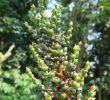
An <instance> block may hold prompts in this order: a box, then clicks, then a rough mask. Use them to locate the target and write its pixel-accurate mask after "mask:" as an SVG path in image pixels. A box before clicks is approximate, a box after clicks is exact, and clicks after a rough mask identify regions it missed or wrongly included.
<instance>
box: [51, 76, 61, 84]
mask: <svg viewBox="0 0 110 100" xmlns="http://www.w3.org/2000/svg"><path fill="white" fill-rule="evenodd" d="M53 82H54V83H56V84H58V83H60V82H61V80H60V78H58V77H55V78H53Z"/></svg>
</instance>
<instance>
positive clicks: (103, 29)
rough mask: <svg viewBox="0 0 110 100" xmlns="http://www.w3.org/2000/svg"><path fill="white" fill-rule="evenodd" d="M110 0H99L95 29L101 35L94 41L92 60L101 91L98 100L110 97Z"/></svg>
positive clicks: (96, 81) (96, 80)
mask: <svg viewBox="0 0 110 100" xmlns="http://www.w3.org/2000/svg"><path fill="white" fill-rule="evenodd" d="M109 4H110V1H109V0H100V1H99V2H98V9H97V12H98V13H97V16H96V19H97V20H96V22H95V27H94V30H95V32H97V33H100V35H99V37H98V38H97V39H96V40H94V41H92V43H93V49H92V54H91V55H92V57H91V58H90V59H92V61H94V62H95V64H94V66H96V67H95V69H93V72H94V77H95V79H94V81H95V83H96V84H97V86H98V88H99V91H98V93H97V99H98V100H107V99H109V98H110V91H109V87H110V83H109V80H110V79H109V76H110V74H109V69H110V65H109V64H110V59H109V58H110V56H109V55H110V52H109V51H110V47H109V44H110V43H109V41H110V38H109V36H110V34H109V32H110V27H109V20H110V19H109V15H110V13H109V12H110V7H109Z"/></svg>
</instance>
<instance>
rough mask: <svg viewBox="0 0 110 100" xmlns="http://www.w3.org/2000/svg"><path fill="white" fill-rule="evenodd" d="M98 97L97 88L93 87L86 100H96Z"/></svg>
mask: <svg viewBox="0 0 110 100" xmlns="http://www.w3.org/2000/svg"><path fill="white" fill-rule="evenodd" d="M95 95H96V86H95V85H93V86H91V87H90V88H89V90H88V95H87V96H86V97H85V100H95V98H94V96H95Z"/></svg>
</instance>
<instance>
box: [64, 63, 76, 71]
mask: <svg viewBox="0 0 110 100" xmlns="http://www.w3.org/2000/svg"><path fill="white" fill-rule="evenodd" d="M73 69H74V65H73V63H69V64H68V65H67V67H66V70H67V71H73Z"/></svg>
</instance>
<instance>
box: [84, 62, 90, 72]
mask: <svg viewBox="0 0 110 100" xmlns="http://www.w3.org/2000/svg"><path fill="white" fill-rule="evenodd" d="M85 68H86V69H87V70H89V69H90V63H89V61H87V62H86V66H85Z"/></svg>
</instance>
